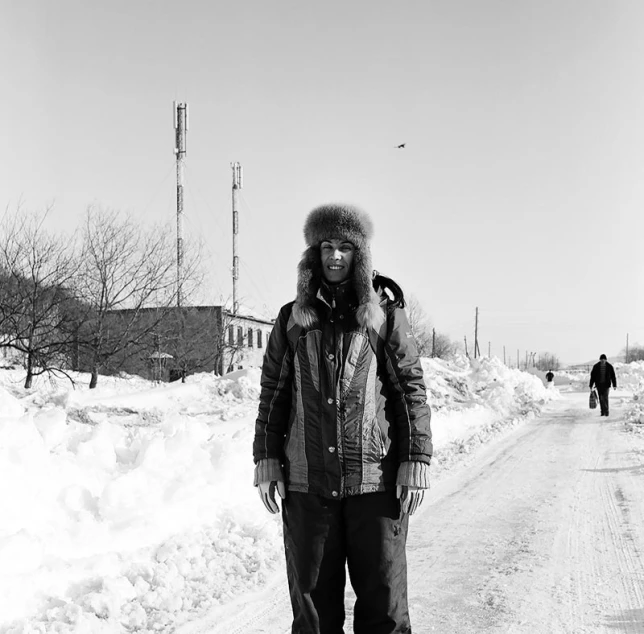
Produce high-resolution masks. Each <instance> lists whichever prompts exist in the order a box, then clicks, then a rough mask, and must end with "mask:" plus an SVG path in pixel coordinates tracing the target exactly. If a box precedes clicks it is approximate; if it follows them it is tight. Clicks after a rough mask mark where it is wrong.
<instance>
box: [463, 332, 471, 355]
mask: <svg viewBox="0 0 644 634" xmlns="http://www.w3.org/2000/svg"><path fill="white" fill-rule="evenodd" d="M463 341H464V342H465V356H466V357H467V358H468V359H469V358H470V355H469V354H468V353H467V335H463Z"/></svg>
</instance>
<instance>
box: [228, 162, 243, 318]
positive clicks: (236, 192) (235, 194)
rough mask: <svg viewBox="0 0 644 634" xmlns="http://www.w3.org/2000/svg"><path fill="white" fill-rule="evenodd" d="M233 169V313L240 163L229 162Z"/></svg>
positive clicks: (240, 180)
mask: <svg viewBox="0 0 644 634" xmlns="http://www.w3.org/2000/svg"><path fill="white" fill-rule="evenodd" d="M230 166H231V167H232V170H233V315H236V314H237V312H238V311H239V302H238V301H237V280H238V279H239V257H238V256H237V234H238V233H239V211H238V210H239V190H240V189H241V188H242V166H241V163H231V164H230Z"/></svg>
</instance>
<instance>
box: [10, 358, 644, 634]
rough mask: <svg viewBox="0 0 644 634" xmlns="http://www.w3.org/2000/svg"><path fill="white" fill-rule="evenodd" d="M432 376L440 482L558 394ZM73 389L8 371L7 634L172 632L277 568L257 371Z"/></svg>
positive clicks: (478, 369)
mask: <svg viewBox="0 0 644 634" xmlns="http://www.w3.org/2000/svg"><path fill="white" fill-rule="evenodd" d="M423 366H424V370H425V376H426V381H427V385H428V388H429V398H430V402H431V405H432V409H433V417H432V428H433V432H434V439H435V447H436V456H435V460H434V462H433V467H432V468H433V474H434V477H435V478H440V477H442V475H443V474H444V473H446V472H447V471H449V469H450V467H451V466H453V465H454V464H455V463H457V462H458V461H459V459H460V457H461V456H462V455H463V454H467V453H468V452H470V451H471V450H472V449H473V448H475V447H476V446H477V445H480V444H481V443H484V442H486V441H487V440H489V439H490V438H492V437H494V436H496V435H498V434H499V433H501V432H503V431H504V430H505V429H509V428H511V427H513V426H515V425H517V424H519V423H520V422H521V421H522V420H525V419H526V418H532V417H534V416H535V415H537V414H538V413H539V411H540V410H541V408H542V407H543V405H544V404H545V403H547V402H548V401H550V400H552V399H558V398H560V395H559V389H558V388H556V389H550V390H548V389H546V388H545V387H544V385H543V382H542V381H541V380H540V379H539V378H537V377H535V376H532V375H530V374H528V373H525V372H520V371H518V370H514V369H509V368H507V367H505V366H504V365H503V364H502V363H501V362H500V361H498V360H497V359H496V358H493V359H491V360H490V359H482V360H479V361H472V362H470V361H469V360H466V359H461V360H460V361H458V362H455V363H450V364H448V363H445V362H443V361H440V360H433V359H423ZM617 371H618V381H619V383H620V387H621V388H626V387H627V385H633V386H637V385H640V384H641V380H642V376H644V364H631V365H630V367H628V368H619V369H618V370H617ZM631 375H632V380H631V381H626V376H631ZM636 377H637V380H636ZM76 378H77V379H78V384H77V385H76V387H75V388H74V387H72V386H71V384H70V383H69V382H68V381H62V380H61V381H54V382H51V381H48V380H46V379H43V378H41V379H39V381H38V383H37V384H36V386H35V387H34V388H33V389H31V390H24V389H23V388H22V381H23V379H24V376H23V373H22V372H21V371H19V370H10V369H4V370H0V509H2V511H1V513H0V634H10V633H11V634H18V633H21V634H30V633H33V632H43V633H44V632H47V633H52V632H65V633H67V632H78V633H86V632H87V633H92V634H93V633H97V634H100V633H106V634H107V633H110V634H112V633H117V632H172V631H173V630H174V629H176V627H177V626H179V625H181V624H184V623H186V622H189V621H190V620H191V619H194V618H198V617H199V616H201V615H203V614H205V613H207V612H208V610H209V609H211V608H214V607H216V606H220V605H222V604H225V603H227V602H230V601H231V600H232V599H233V598H234V597H238V596H239V595H240V594H241V593H245V592H252V591H255V590H258V589H260V588H261V587H262V586H263V584H264V583H265V582H266V580H267V579H268V578H269V577H270V575H271V574H272V573H274V571H275V570H277V569H278V568H279V569H281V568H282V567H283V550H282V542H281V525H280V519H279V516H271V515H269V514H268V513H266V511H265V509H264V507H263V506H262V504H261V502H260V500H259V498H258V496H257V493H256V491H255V489H254V488H253V487H252V470H253V463H252V457H251V444H252V437H253V428H254V419H255V414H256V411H257V397H258V393H259V370H249V371H241V372H238V373H234V374H232V375H228V376H227V377H223V378H217V377H214V376H212V375H206V374H203V375H197V376H192V377H189V378H188V380H187V382H186V383H185V384H181V383H173V384H154V383H151V382H148V381H144V380H142V379H140V378H137V377H123V378H109V377H100V380H99V386H98V388H97V389H95V390H91V391H90V390H89V389H87V387H86V386H87V383H88V377H86V376H83V375H78V376H77V377H76ZM567 389H570V388H569V387H568V388H567ZM584 389H585V388H584ZM640 398H642V397H640Z"/></svg>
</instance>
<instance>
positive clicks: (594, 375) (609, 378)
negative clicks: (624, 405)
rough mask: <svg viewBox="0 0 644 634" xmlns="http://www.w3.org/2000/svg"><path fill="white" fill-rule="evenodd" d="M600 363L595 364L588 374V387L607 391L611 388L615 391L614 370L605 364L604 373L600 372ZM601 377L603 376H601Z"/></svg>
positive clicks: (615, 378) (615, 379) (608, 364)
mask: <svg viewBox="0 0 644 634" xmlns="http://www.w3.org/2000/svg"><path fill="white" fill-rule="evenodd" d="M601 365H602V364H601V361H599V362H598V363H595V365H594V366H593V369H592V370H591V372H590V384H589V387H590V388H591V389H592V387H593V385H595V386H597V389H600V390H602V389H607V388H609V387H610V386H611V384H612V386H613V389H617V377H616V376H615V368H614V367H613V366H612V365H611V364H610V363H608V361H607V362H606V366H605V369H604V372H602V367H601ZM602 375H603V376H602Z"/></svg>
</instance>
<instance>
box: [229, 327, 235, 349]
mask: <svg viewBox="0 0 644 634" xmlns="http://www.w3.org/2000/svg"><path fill="white" fill-rule="evenodd" d="M228 345H229V346H234V345H235V329H234V328H233V327H232V326H228Z"/></svg>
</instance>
